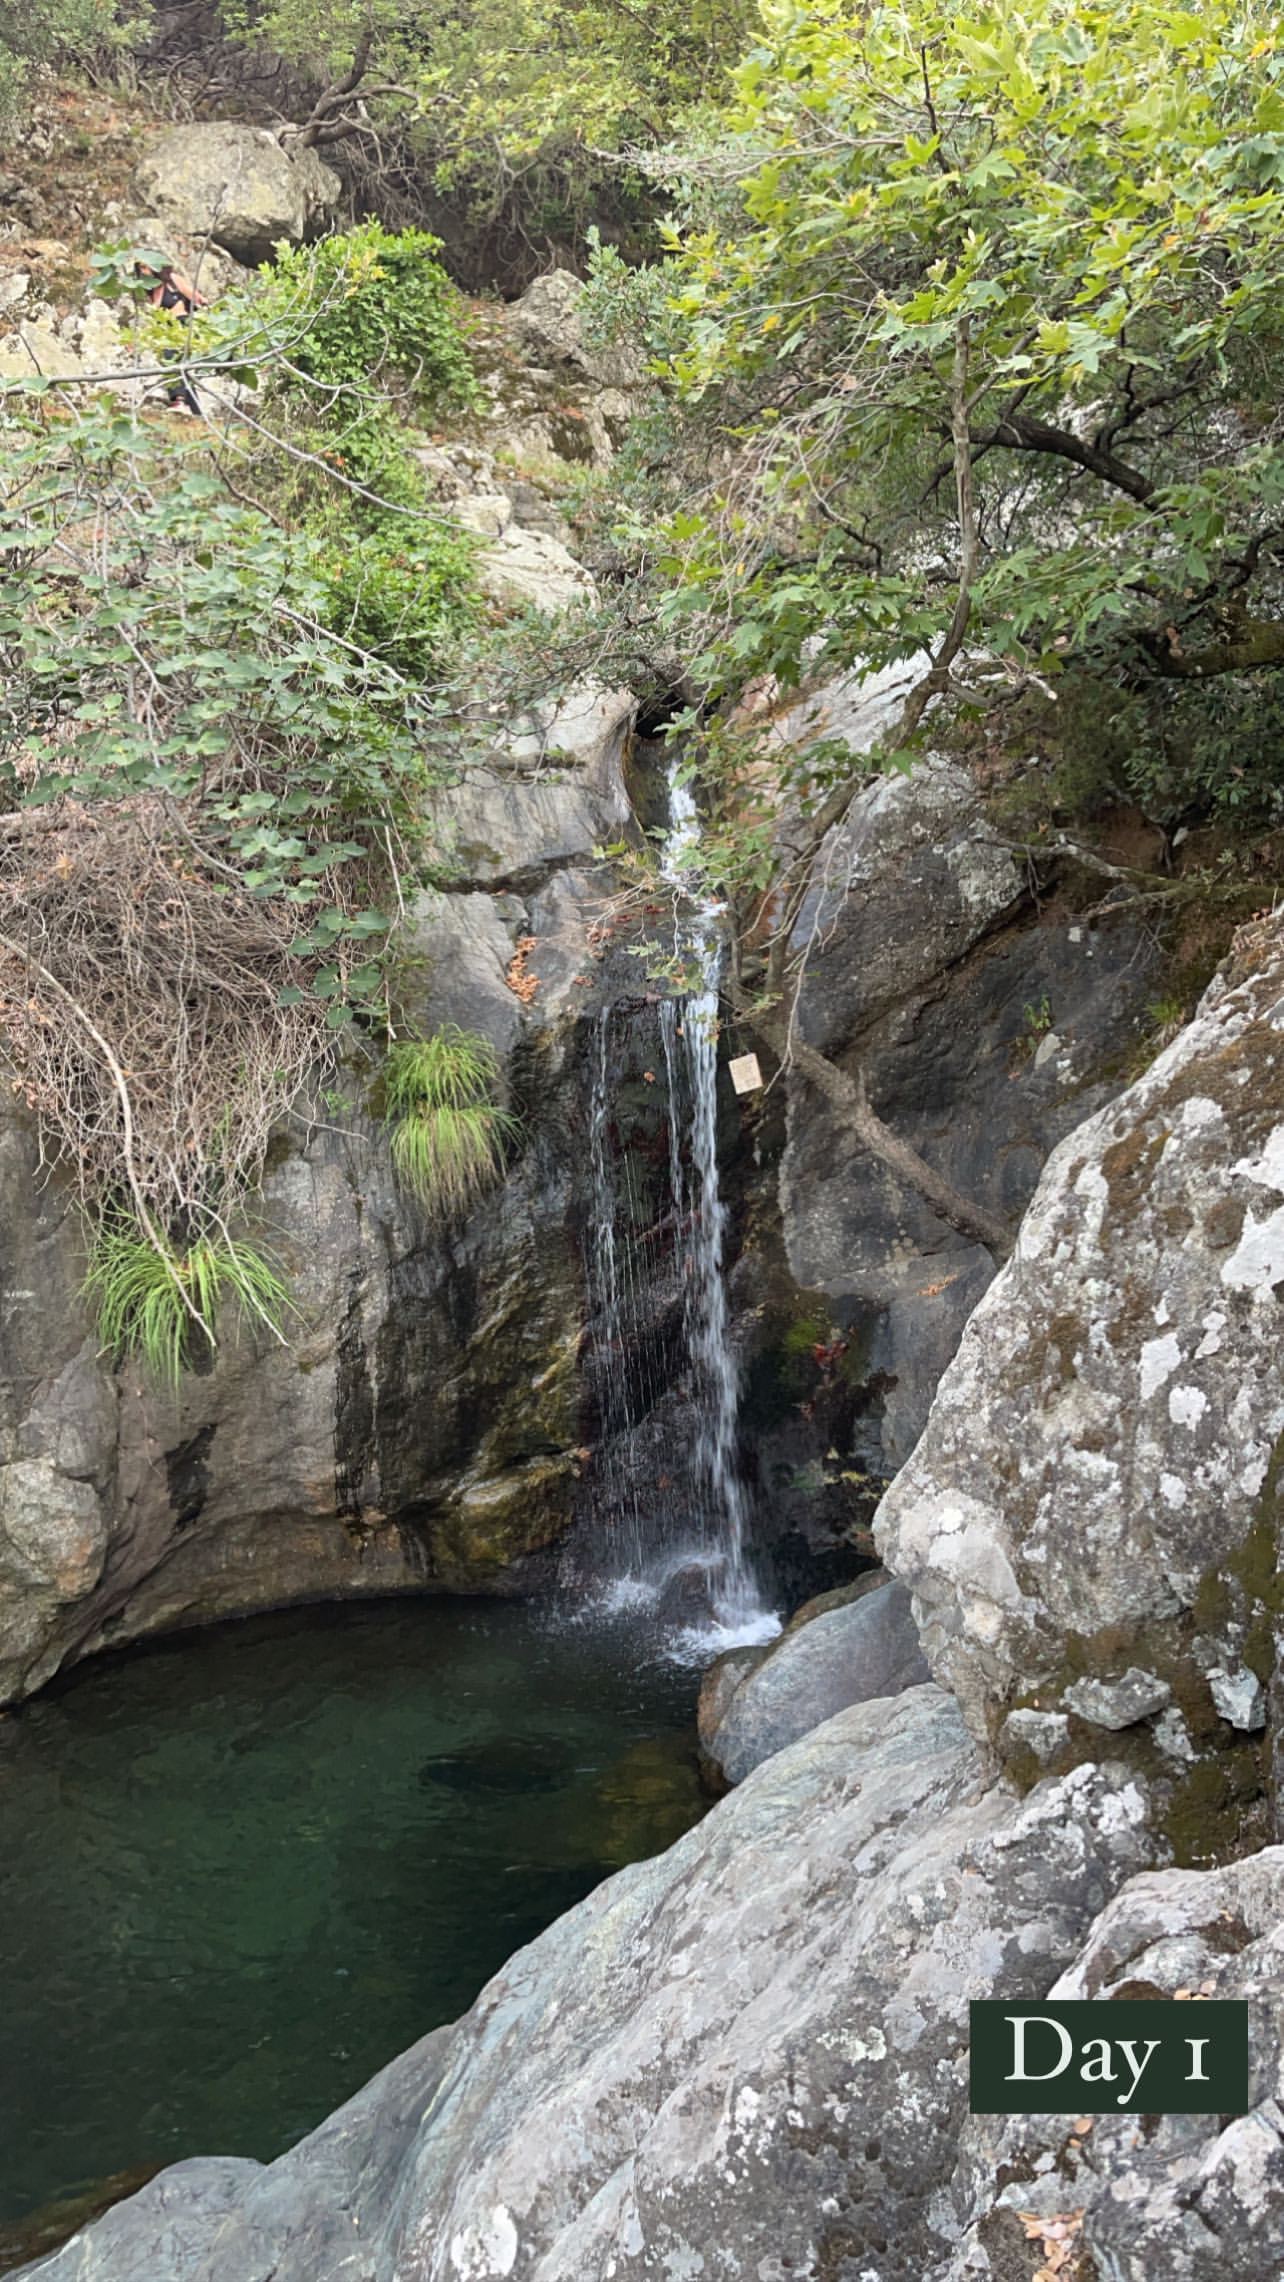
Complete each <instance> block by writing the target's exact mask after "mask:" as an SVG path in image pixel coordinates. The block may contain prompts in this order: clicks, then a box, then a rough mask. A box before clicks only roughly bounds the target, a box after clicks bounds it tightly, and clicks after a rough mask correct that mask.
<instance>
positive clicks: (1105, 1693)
mask: <svg viewBox="0 0 1284 2282" xmlns="http://www.w3.org/2000/svg"><path fill="white" fill-rule="evenodd" d="M1062 1700H1063V1701H1064V1703H1065V1706H1066V1709H1067V1711H1072V1712H1076V1713H1077V1714H1078V1716H1079V1718H1080V1719H1086V1720H1090V1721H1091V1722H1092V1724H1093V1725H1094V1726H1095V1727H1106V1728H1109V1729H1111V1731H1112V1732H1114V1733H1117V1732H1118V1731H1119V1729H1120V1728H1124V1727H1135V1726H1136V1724H1137V1722H1138V1720H1140V1719H1149V1717H1150V1715H1151V1713H1152V1712H1158V1711H1163V1709H1164V1707H1165V1705H1166V1704H1168V1703H1169V1702H1171V1700H1172V1689H1171V1688H1170V1687H1169V1685H1168V1682H1167V1681H1166V1680H1160V1679H1157V1678H1156V1677H1155V1674H1154V1673H1153V1672H1139V1671H1138V1670H1137V1667H1136V1665H1135V1664H1132V1665H1130V1666H1129V1668H1128V1670H1127V1671H1126V1672H1122V1673H1121V1674H1120V1676H1119V1678H1118V1679H1117V1680H1076V1681H1075V1682H1074V1684H1073V1686H1071V1687H1068V1688H1066V1689H1065V1690H1064V1693H1063V1699H1062Z"/></svg>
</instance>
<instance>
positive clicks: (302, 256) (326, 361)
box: [260, 222, 478, 409]
mask: <svg viewBox="0 0 1284 2282" xmlns="http://www.w3.org/2000/svg"><path fill="white" fill-rule="evenodd" d="M440 246H441V240H440V239H439V238H434V237H430V236H429V235H428V232H427V231H426V230H402V231H399V232H398V233H397V234H396V235H393V234H391V233H390V232H388V231H387V230H385V229H383V227H382V226H381V224H380V223H378V222H365V223H363V224H362V225H361V227H360V228H359V229H356V230H350V231H348V232H346V233H345V234H344V236H342V237H337V238H327V239H325V240H324V241H323V242H322V244H321V245H319V246H300V247H297V248H295V249H293V250H289V249H286V250H284V251H282V252H281V253H280V255H279V256H278V259H277V262H276V266H275V268H274V270H273V272H272V277H271V282H270V286H269V289H268V294H267V298H266V300H265V301H264V302H263V303H262V304H261V305H260V306H261V309H262V314H263V317H264V320H265V322H266V323H267V324H268V325H269V326H270V327H272V328H273V329H274V330H275V329H276V323H277V320H279V319H281V318H284V319H286V320H287V321H288V322H289V323H290V326H291V329H292V330H293V331H294V332H296V333H298V334H299V336H300V337H299V339H298V340H297V341H296V343H295V345H294V346H293V348H292V349H291V351H290V363H291V365H293V366H294V368H295V369H296V371H297V372H299V373H302V374H304V375H306V377H307V379H309V380H311V381H313V382H315V383H319V384H320V385H321V386H322V387H330V388H360V389H361V390H362V391H363V392H366V391H368V388H369V384H370V382H371V380H374V381H376V382H378V383H380V384H381V385H383V386H384V387H386V386H387V385H388V383H389V382H390V381H392V380H394V379H399V380H401V381H403V382H405V383H406V384H407V385H408V386H409V387H410V388H411V389H412V391H413V393H414V395H415V396H416V398H417V399H418V400H419V401H420V402H422V403H424V404H431V405H434V406H443V407H445V406H451V407H454V408H456V409H463V408H467V407H468V406H470V405H472V404H475V403H476V401H477V396H478V391H477V381H476V378H475V376H474V373H473V367H472V360H471V358H470V357H469V354H468V348H467V344H466V343H465V340H464V336H463V331H462V328H461V325H460V310H461V307H462V304H461V303H460V299H459V296H458V294H457V293H456V291H455V288H454V286H453V285H452V284H451V282H450V280H449V278H448V277H447V275H446V272H445V270H444V269H443V268H442V267H441V264H440V263H439V262H438V261H437V260H436V259H435V256H436V255H437V253H438V252H439V250H440ZM285 380H286V384H287V385H288V375H287V376H285Z"/></svg>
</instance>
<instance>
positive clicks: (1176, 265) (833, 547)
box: [661, 0, 1284, 1245]
mask: <svg viewBox="0 0 1284 2282" xmlns="http://www.w3.org/2000/svg"><path fill="white" fill-rule="evenodd" d="M764 19H765V24H766V37H765V39H764V41H763V43H762V44H761V45H760V46H759V47H757V48H755V50H754V51H753V52H752V53H751V54H750V56H749V57H748V58H747V60H746V61H745V62H744V64H743V65H742V66H741V68H740V70H739V72H738V73H737V75H736V102H735V105H734V108H733V110H732V112H731V114H730V116H729V119H728V122H727V126H726V131H725V133H724V134H723V136H722V137H721V139H720V140H719V142H718V143H717V144H716V145H715V147H714V149H713V150H712V151H711V152H710V151H705V152H703V153H699V154H693V155H692V157H691V158H690V159H689V160H688V161H687V163H686V173H687V178H688V182H689V184H690V186H691V187H690V189H689V192H688V197H689V200H690V202H691V204H692V206H693V208H694V209H695V210H696V212H697V214H698V213H699V209H700V208H701V207H702V206H703V208H704V209H705V212H704V214H703V215H702V216H700V217H699V219H698V220H695V221H692V222H689V223H688V226H687V227H686V228H685V229H680V228H677V229H675V230H674V232H673V234H672V240H671V243H672V254H673V268H672V278H673V291H672V317H671V321H672V322H673V323H675V324H676V325H677V326H678V327H679V328H680V329H681V335H682V337H681V338H680V340H679V343H678V345H677V346H676V348H675V349H674V350H673V352H672V354H671V356H670V360H669V374H670V378H671V380H672V382H673V385H674V387H675V388H676V390H677V392H678V394H679V396H680V398H681V400H682V402H683V403H684V404H685V406H686V408H687V414H688V420H689V423H693V424H694V426H695V428H696V429H697V431H698V433H699V435H700V438H701V441H702V450H703V456H704V460H705V464H706V467H707V468H709V469H711V470H712V474H711V475H708V476H706V478H705V480H704V482H703V484H702V486H701V488H700V491H699V494H698V496H696V497H695V498H692V497H690V496H689V497H688V498H687V499H686V500H685V501H684V502H683V506H682V509H681V511H680V512H679V513H677V514H675V515H674V516H672V517H671V519H670V521H669V525H668V539H669V544H668V547H667V549H666V550H665V553H664V557H663V560H662V564H661V571H662V576H663V577H664V579H665V582H666V584H667V587H668V599H667V602H666V604H665V606H664V610H663V614H662V615H663V617H664V620H665V622H666V624H667V626H668V629H669V631H670V633H671V634H672V635H673V636H674V637H675V638H677V639H682V640H684V641H685V643H686V644H687V647H688V653H689V652H690V650H691V649H692V648H694V649H695V651H696V652H697V658H696V663H695V665H694V667H693V669H692V671H693V679H694V681H695V683H696V685H697V686H698V687H699V688H700V689H701V692H702V695H703V698H704V701H705V707H706V710H707V708H708V706H709V705H710V704H711V703H713V702H715V701H716V700H717V699H718V698H719V697H720V696H724V695H727V694H729V693H734V691H735V690H736V689H737V688H739V687H741V686H743V684H744V683H745V682H746V681H748V680H750V679H754V678H757V677H762V676H771V677H774V678H775V681H776V682H777V683H778V684H780V685H783V686H786V687H787V686H789V685H791V684H795V683H797V682H798V681H799V680H800V678H802V677H803V675H804V673H807V674H813V675H814V674H819V673H822V672H824V671H826V670H838V669H842V668H845V667H849V666H851V665H853V664H854V663H858V662H863V663H865V664H867V665H869V666H881V665H886V664H890V663H892V662H893V661H896V660H905V661H918V667H917V670H916V671H914V672H913V673H912V675H911V687H910V694H909V695H908V697H907V700H906V703H905V707H904V710H903V712H902V715H901V718H900V720H899V722H898V723H897V724H896V725H895V728H894V730H893V731H892V733H891V734H890V735H889V737H888V738H887V739H886V740H885V743H884V747H883V751H882V759H883V761H884V762H885V763H887V762H899V761H904V760H905V759H906V758H908V757H912V755H913V754H914V752H916V751H917V750H918V749H919V746H920V745H921V741H922V734H923V724H924V717H925V715H926V714H927V711H928V708H929V706H933V707H936V708H938V709H941V708H948V707H951V706H958V705H960V704H967V705H991V704H994V703H995V702H998V701H1004V700H1010V699H1011V698H1012V696H1013V695H1014V694H1015V693H1018V692H1020V691H1022V690H1028V689H1030V688H1039V689H1042V690H1043V691H1045V692H1046V693H1048V694H1049V695H1050V696H1055V692H1056V686H1057V681H1058V678H1059V677H1060V676H1061V675H1062V674H1063V673H1064V671H1065V669H1066V667H1067V665H1070V664H1073V665H1074V666H1075V667H1076V668H1078V669H1080V670H1083V669H1085V668H1088V669H1091V670H1092V671H1094V672H1096V673H1098V674H1101V675H1104V676H1106V677H1107V678H1110V679H1113V680H1114V682H1115V683H1116V684H1118V685H1119V686H1121V687H1132V688H1135V687H1137V686H1139V685H1155V684H1159V683H1163V682H1173V681H1180V682H1182V683H1183V684H1190V683H1192V682H1196V683H1197V682H1205V681H1211V680H1213V679H1215V678H1216V677H1220V676H1223V675H1233V676H1239V677H1250V678H1251V677H1254V676H1259V677H1263V676H1268V675H1271V674H1274V673H1276V672H1277V671H1278V668H1279V666H1280V665H1281V663H1284V448H1282V446H1281V434H1282V423H1281V415H1280V412H1279V395H1280V391H1279V382H1280V379H1281V377H1282V376H1284V320H1282V318H1281V310H1282V309H1284V231H1282V230H1281V227H1280V220H1279V216H1280V190H1281V184H1282V183H1284V54H1282V53H1281V50H1280V47H1279V46H1278V44H1277V33H1276V18H1275V15H1274V11H1273V10H1271V9H1268V8H1267V7H1265V6H1262V5H1259V4H1258V0H1210V4H1209V5H1207V6H1205V7H1204V8H1203V9H1202V10H1201V11H1200V13H1199V14H1198V15H1196V14H1194V13H1193V12H1191V11H1189V10H1187V9H1184V8H1181V7H1175V6H1167V5H1156V4H1155V0H1114V4H1112V5H1110V6H1108V7H1107V6H1092V5H1089V6H1083V5H1079V4H1075V5H1071V4H1069V0H1026V4H1025V5H1024V6H1019V7H1017V8H1016V9H1015V10H1014V9H1012V8H1011V7H1009V6H1006V5H1003V6H1000V5H996V4H989V0H979V4H978V0H974V4H973V5H971V6H969V7H966V8H963V9H959V8H956V7H954V6H952V5H947V4H940V0H904V4H903V5H900V6H859V7H858V6H854V5H852V4H851V0H809V5H808V6H807V7H806V8H805V9H800V8H798V7H795V6H793V5H784V4H781V0H768V5H767V6H766V7H765V9H764ZM710 209H712V213H711V214H710ZM690 464H691V459H690V455H688V461H687V470H688V480H689V468H690ZM719 752H720V753H722V754H723V755H724V756H726V755H727V754H728V753H730V755H731V758H730V760H727V759H726V758H725V757H724V759H723V761H722V763H721V768H722V786H721V792H720V795H719V797H720V798H721V801H722V806H723V810H724V813H725V814H726V815H727V816H728V818H729V822H728V828H727V830H726V832H725V833H724V835H723V838H722V842H721V847H720V850H719V851H718V852H719V854H720V856H721V860H722V863H723V866H724V876H725V877H726V879H727V880H728V882H729V884H730V885H731V887H732V888H733V889H737V890H738V891H739V895H740V902H741V915H742V919H743V920H744V921H745V924H746V926H749V925H750V924H752V926H753V928H754V929H755V931H756V934H757V936H758V937H759V938H760V939H761V938H763V937H765V945H766V947H765V972H764V973H763V975H762V977H761V978H760V981H759V983H758V985H757V987H756V992H755V993H754V994H753V995H754V1003H755V1007H756V1016H757V1019H758V1021H759V1024H760V1027H761V1028H762V1030H763V1032H764V1034H765V1035H766V1036H768V1037H769V1038H770V1039H771V1040H772V1042H773V1043H774V1044H775V1045H776V1046H777V1048H778V1049H779V1050H780V1051H781V1052H782V1053H786V1054H789V1055H791V1056H792V1058H793V1060H794V1062H795V1063H796V1064H797V1065H798V1066H799V1067H801V1069H802V1070H803V1071H804V1073H805V1074H806V1075H807V1076H808V1077H809V1079H811V1080H813V1081H814V1082H815V1083H817V1084H818V1085H820V1086H821V1087H822V1089H823V1090H825V1091H826V1092H828V1093H829V1095H830V1097H831V1099H833V1100H835V1102H836V1103H837V1105H838V1106H839V1107H840V1108H843V1109H844V1110H845V1111H846V1113H847V1114H848V1116H849V1117H850V1119H851V1121H852V1123H853V1125H854V1126H855V1128H856V1130H857V1131H858V1132H859V1133H860V1134H861V1136H862V1138H863V1139H865V1140H866V1141H867V1142H868V1144H869V1145H870V1146H871V1147H872V1148H874V1149H875V1150H876V1151H877V1152H878V1154H880V1155H881V1156H883V1157H884V1158H885V1159H886V1160H887V1161H888V1162H889V1163H890V1164H892V1165H893V1166H894V1167H897V1168H898V1169H899V1170H900V1171H901V1172H902V1174H903V1175H904V1176H905V1177H906V1178H908V1179H910V1180H912V1181H913V1182H914V1184H915V1185H916V1186H917V1187H919V1188H920V1189H921V1191H922V1193H923V1194H924V1195H926V1196H927V1197H928V1198H929V1201H931V1202H932V1203H933V1204H934V1205H935V1206H936V1208H937V1209H938V1210H940V1211H941V1212H942V1213H943V1214H944V1216H945V1217H946V1218H947V1219H950V1220H952V1221H953V1222H954V1223H955V1224H956V1225H957V1226H959V1227H962V1228H965V1229H966V1230H967V1232H968V1233H971V1234H974V1235H979V1236H980V1237H981V1238H982V1240H983V1241H986V1242H991V1243H994V1244H996V1245H999V1244H1001V1243H1002V1241H1003V1231H1002V1230H1001V1229H1000V1228H999V1227H998V1226H997V1224H994V1223H993V1222H992V1220H991V1216H989V1215H987V1214H984V1213H982V1212H980V1211H978V1209H977V1208H976V1207H974V1206H972V1205H971V1204H970V1203H969V1201H968V1200H966V1199H962V1198H959V1197H957V1196H945V1195H943V1194H942V1193H941V1184H940V1183H939V1182H938V1181H936V1179H935V1176H933V1175H931V1174H930V1169H929V1168H927V1167H924V1166H923V1165H921V1163H920V1164H911V1163H910V1162H909V1161H908V1159H907V1154H906V1152H905V1150H904V1147H903V1146H902V1145H901V1144H899V1143H895V1137H894V1136H889V1135H887V1134H886V1132H885V1130H884V1131H883V1132H881V1133H880V1132H879V1130H878V1125H877V1120H876V1119H875V1120H873V1121H872V1122H871V1120H872V1117H873V1113H872V1112H871V1111H870V1108H869V1104H868V1101H867V1099H866V1097H865V1092H864V1086H863V1082H862V1079H861V1077H860V1075H859V1073H858V1074H857V1075H856V1076H855V1077H851V1076H849V1075H848V1074H847V1073H846V1072H844V1071H841V1070H838V1069H836V1068H835V1067H834V1066H833V1065H830V1064H824V1062H823V1058H822V1057H820V1056H818V1055H817V1054H816V1053H815V1052H814V1051H813V1050H811V1049H809V1048H807V1047H806V1046H805V1045H804V1044H803V1043H802V1042H801V1040H800V1039H799V1037H798V1033H797V1029H796V1025H795V1019H794V1016H795V1009H796V1001H797V993H798V988H799V983H800V977H801V965H802V958H803V953H802V951H801V950H800V947H799V945H798V943H797V942H796V940H795V922H796V920H797V918H798V914H799V912H800V910H801V908H802V905H803V902H804V900H805V898H806V895H807V891H808V886H809V882H810V879H811V875H812V869H813V866H814V864H815V861H816V858H817V856H818V853H819V851H820V848H821V846H822V843H823V842H824V840H825V838H826V836H827V834H828V833H830V832H831V831H832V830H834V828H835V827H836V826H838V825H839V824H840V823H841V821H842V819H843V817H844V816H845V815H846V812H847V809H848V808H849V806H850V804H851V801H852V800H853V798H854V797H855V794H856V791H857V790H858V789H859V786H860V784H861V783H862V782H863V781H865V778H866V774H867V764H866V763H865V762H864V761H860V762H853V761H852V759H851V757H850V756H847V757H846V759H844V757H843V756H841V755H839V756H836V755H835V754H834V752H833V750H832V748H826V749H824V750H823V751H822V752H821V753H820V755H819V756H817V758H816V760H815V763H814V765H810V766H809V764H808V762H807V760H806V758H805V757H804V759H803V761H802V762H801V763H800V764H799V765H798V766H797V767H796V769H795V770H794V773H793V774H792V776H791V778H790V780H789V781H788V783H787V784H785V785H784V786H783V787H779V788H778V790H780V791H781V792H782V793H783V794H784V795H785V796H786V807H785V813H784V818H783V822H780V823H778V824H777V826H776V828H775V829H774V831H773V834H772V838H771V844H770V847H769V848H768V849H767V850H766V852H765V853H764V842H763V837H762V834H761V832H760V831H758V832H756V833H755V835H754V836H753V839H752V845H751V847H750V849H749V852H748V855H747V856H746V844H745V840H744V836H743V833H742V831H741V829H740V823H739V819H738V816H737V813H736V811H737V806H738V802H739V800H740V798H741V794H742V787H743V782H744V776H743V772H742V771H741V773H739V774H738V773H737V772H738V769H739V768H740V763H739V762H738V761H737V758H736V753H735V744H734V740H727V739H726V738H725V737H723V738H722V739H721V740H720V742H719V743H718V744H717V745H716V746H715V747H714V753H715V765H714V774H715V775H716V774H717V763H716V754H717V753H719ZM742 758H743V756H741V759H742ZM893 1144H895V1145H893ZM987 1222H989V1223H990V1225H989V1227H988V1230H987V1225H986V1224H987Z"/></svg>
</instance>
